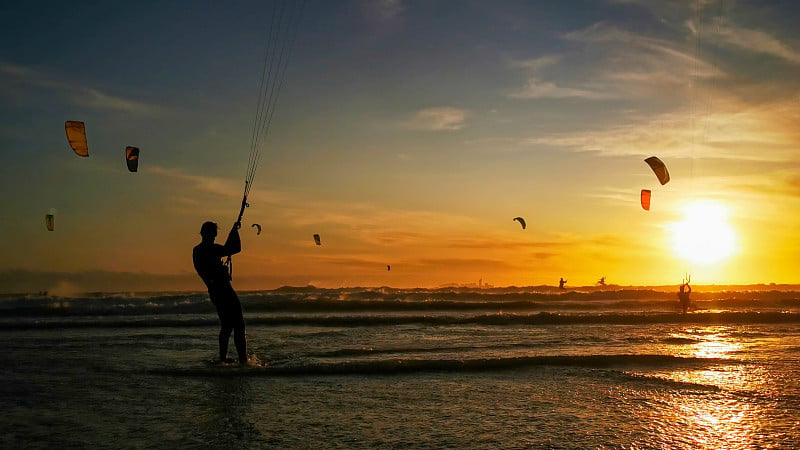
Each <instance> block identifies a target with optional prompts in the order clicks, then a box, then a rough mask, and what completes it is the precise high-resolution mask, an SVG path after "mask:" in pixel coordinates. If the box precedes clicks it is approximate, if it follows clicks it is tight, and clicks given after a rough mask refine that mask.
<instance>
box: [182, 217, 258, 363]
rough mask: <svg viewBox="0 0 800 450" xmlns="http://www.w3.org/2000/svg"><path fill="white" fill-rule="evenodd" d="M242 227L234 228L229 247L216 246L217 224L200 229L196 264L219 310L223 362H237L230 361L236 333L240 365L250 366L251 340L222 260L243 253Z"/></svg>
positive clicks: (228, 241) (193, 252) (194, 251)
mask: <svg viewBox="0 0 800 450" xmlns="http://www.w3.org/2000/svg"><path fill="white" fill-rule="evenodd" d="M239 226H240V224H239V223H238V222H237V223H235V224H234V225H233V228H232V229H231V232H230V233H229V234H228V239H227V240H226V241H225V245H219V244H215V243H214V239H215V238H216V237H217V224H216V223H214V222H206V223H204V224H203V226H202V227H201V228H200V236H201V237H202V241H201V242H200V243H199V244H197V245H196V246H195V247H194V250H193V251H192V260H193V261H194V268H195V270H197V274H198V275H200V278H202V279H203V282H205V284H206V286H207V287H208V296H209V297H210V298H211V303H213V304H214V306H216V308H217V315H219V322H220V330H219V359H220V361H222V362H233V360H232V359H230V358H228V339H230V336H231V331H233V343H234V344H235V345H236V352H237V353H238V354H239V364H247V338H246V337H245V325H244V316H242V305H241V304H240V303H239V297H238V296H237V295H236V291H234V290H233V286H231V277H230V274H229V273H228V268H227V267H226V266H225V265H224V264H223V263H222V258H223V257H227V256H231V255H235V254H237V253H239V252H240V251H242V242H241V240H240V239H239Z"/></svg>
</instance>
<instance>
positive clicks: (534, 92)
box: [508, 78, 616, 100]
mask: <svg viewBox="0 0 800 450" xmlns="http://www.w3.org/2000/svg"><path fill="white" fill-rule="evenodd" d="M508 96H509V97H510V98H518V99H536V98H581V99H587V100H602V99H609V98H614V97H615V96H616V95H614V94H610V93H606V92H601V91H590V90H586V89H578V88H571V87H562V86H558V85H556V84H555V83H552V82H549V81H542V80H540V79H538V78H529V79H528V82H527V83H526V85H525V86H524V87H522V88H521V89H518V90H516V91H513V92H511V93H510V94H509V95H508Z"/></svg>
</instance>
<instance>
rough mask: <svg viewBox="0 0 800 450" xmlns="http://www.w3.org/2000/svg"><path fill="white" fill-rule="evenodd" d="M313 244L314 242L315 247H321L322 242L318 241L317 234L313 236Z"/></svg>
mask: <svg viewBox="0 0 800 450" xmlns="http://www.w3.org/2000/svg"><path fill="white" fill-rule="evenodd" d="M314 242H316V243H317V245H322V241H320V239H319V235H318V234H315V235H314Z"/></svg>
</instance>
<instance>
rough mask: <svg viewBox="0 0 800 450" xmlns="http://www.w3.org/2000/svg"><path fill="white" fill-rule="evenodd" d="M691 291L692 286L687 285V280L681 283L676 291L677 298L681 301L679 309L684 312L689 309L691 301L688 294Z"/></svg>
mask: <svg viewBox="0 0 800 450" xmlns="http://www.w3.org/2000/svg"><path fill="white" fill-rule="evenodd" d="M691 293H692V287H691V286H690V285H689V282H688V281H687V282H685V283H683V284H682V285H681V287H680V290H679V291H678V300H679V301H680V303H681V311H683V313H684V314H686V312H688V311H689V306H691V304H692V301H691V299H690V298H689V294H691Z"/></svg>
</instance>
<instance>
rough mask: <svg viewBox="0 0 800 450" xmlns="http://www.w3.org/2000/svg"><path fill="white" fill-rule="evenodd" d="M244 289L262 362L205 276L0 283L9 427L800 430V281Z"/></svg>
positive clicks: (700, 439) (437, 433)
mask: <svg viewBox="0 0 800 450" xmlns="http://www.w3.org/2000/svg"><path fill="white" fill-rule="evenodd" d="M240 297H241V300H242V304H243V307H244V310H245V317H246V320H247V323H248V328H247V336H248V344H249V352H250V353H251V354H252V355H253V364H252V365H251V366H248V367H239V366H238V365H237V364H229V365H220V364H218V363H216V362H215V359H216V357H217V332H218V324H217V318H216V315H215V312H214V309H213V306H212V305H211V304H210V303H209V301H208V296H207V295H205V294H204V293H150V294H91V295H88V294H87V295H84V296H82V297H75V298H53V297H37V296H6V297H5V298H2V299H0V312H2V316H1V317H0V330H2V331H0V348H2V352H3V353H2V355H3V364H2V365H1V366H0V391H2V392H0V394H1V395H0V430H2V433H0V446H1V447H2V448H86V447H92V448H198V449H202V448H412V449H413V448H504V449H505V448H509V449H513V448H564V449H572V448H692V449H694V448H714V449H717V448H742V449H749V448H797V447H800V383H798V380H800V327H798V325H799V324H800V299H799V297H800V294H798V293H797V292H777V291H771V292H719V293H702V292H695V293H693V297H694V298H695V299H696V306H697V310H695V311H694V312H692V313H689V314H685V315H684V314H681V313H680V312H678V310H677V307H676V303H677V299H676V297H675V294H674V293H671V292H658V291H654V290H634V289H628V290H606V291H600V292H567V293H553V292H535V291H531V290H526V289H522V288H519V289H504V290H486V289H471V290H470V289H437V290H426V289H389V288H382V289H363V288H362V289H359V288H353V289H331V290H326V289H317V288H311V287H304V288H282V289H279V290H274V291H263V292H248V293H241V294H240ZM231 354H232V355H235V352H234V350H233V346H232V343H231Z"/></svg>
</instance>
